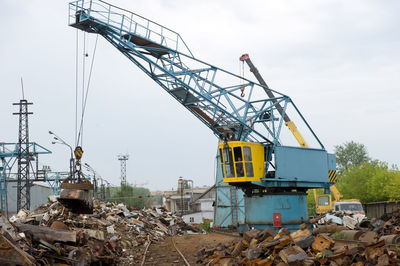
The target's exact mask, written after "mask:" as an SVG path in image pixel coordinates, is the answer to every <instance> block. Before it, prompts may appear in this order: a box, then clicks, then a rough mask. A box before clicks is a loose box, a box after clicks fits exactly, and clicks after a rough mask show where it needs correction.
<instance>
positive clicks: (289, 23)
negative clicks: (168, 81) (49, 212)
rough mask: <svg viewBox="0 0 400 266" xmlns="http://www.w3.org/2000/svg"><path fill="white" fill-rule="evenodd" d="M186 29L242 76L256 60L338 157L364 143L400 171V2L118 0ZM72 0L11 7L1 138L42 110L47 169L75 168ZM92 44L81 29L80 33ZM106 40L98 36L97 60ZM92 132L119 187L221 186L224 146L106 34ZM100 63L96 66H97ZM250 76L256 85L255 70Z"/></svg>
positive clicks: (95, 160) (89, 119) (38, 120)
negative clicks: (25, 105) (21, 108)
mask: <svg viewBox="0 0 400 266" xmlns="http://www.w3.org/2000/svg"><path fill="white" fill-rule="evenodd" d="M112 4H114V5H117V6H120V7H122V8H125V9H128V10H131V11H133V12H135V13H137V14H140V15H142V16H144V17H147V18H149V19H151V20H154V21H156V22H158V23H160V24H162V25H164V26H166V27H168V28H170V29H173V30H175V31H177V32H179V33H180V34H181V36H182V38H183V39H184V40H185V42H186V43H187V45H188V46H189V48H190V49H191V51H192V52H193V54H194V55H195V56H196V57H197V58H199V59H201V60H203V61H206V62H209V63H211V64H214V65H216V66H219V67H222V68H224V69H226V70H229V71H231V72H234V73H238V72H239V67H240V64H239V60H238V59H239V57H240V55H241V54H243V53H249V54H250V57H251V58H252V60H253V62H254V64H255V65H256V66H257V68H258V69H259V71H260V73H261V74H262V75H263V77H264V79H265V80H266V81H267V83H268V84H269V86H270V87H271V88H273V89H275V90H277V91H281V92H283V93H285V94H287V95H289V96H291V98H292V99H293V101H294V102H295V103H296V105H297V106H298V107H299V109H300V111H301V112H302V113H303V115H304V116H305V117H306V119H307V120H308V122H309V123H310V124H311V127H312V128H313V130H314V131H315V132H316V133H317V135H318V136H319V138H320V139H321V140H322V142H323V143H324V145H325V147H326V148H327V149H328V151H330V152H332V151H333V147H334V145H338V144H342V143H343V142H345V141H349V140H354V141H357V142H360V143H363V144H365V145H366V146H367V148H368V151H369V154H370V156H371V157H372V158H376V159H379V160H383V161H386V162H388V163H389V164H398V165H400V161H399V160H400V159H399V156H398V151H399V150H400V141H399V135H400V122H399V117H400V111H399V106H400V90H399V84H400V28H399V25H400V17H399V15H398V10H400V2H399V1H329V0H327V1H289V0H283V1H161V0H159V1H157V0H149V1H122V0H120V1H117V0H114V1H112ZM67 15H68V5H67V1H28V0H26V1H12V0H5V1H4V0H3V1H2V8H1V9H0V23H1V25H2V29H1V33H2V41H1V42H0V48H1V49H0V60H1V61H0V62H1V63H0V83H1V94H0V114H1V123H0V141H4V142H16V141H17V139H18V136H17V132H18V123H17V121H18V120H17V117H15V116H13V115H12V112H14V111H16V108H15V107H13V106H12V103H13V102H17V101H18V100H19V99H20V97H21V89H20V77H21V76H22V77H23V78H24V86H25V95H26V97H27V98H28V100H29V101H32V102H33V103H34V105H33V106H32V108H31V111H33V112H34V115H33V116H31V117H30V121H29V122H30V139H31V141H35V142H38V143H39V144H41V145H43V146H45V147H47V148H49V149H51V150H52V151H53V154H52V155H47V156H42V158H41V164H45V165H50V166H51V167H52V169H53V170H67V168H68V163H69V162H68V159H69V151H68V148H67V147H64V146H60V145H52V144H51V137H50V136H49V134H48V133H47V132H48V130H52V131H54V132H56V133H57V134H58V135H60V136H61V137H62V138H64V139H65V140H66V141H67V142H69V143H73V141H74V131H75V122H74V118H75V115H74V110H75V107H74V105H75V100H74V99H75V41H76V39H75V34H76V31H75V29H73V28H71V27H68V25H67ZM80 36H81V33H80ZM94 40H95V36H93V35H90V36H89V40H88V43H89V47H90V49H89V60H90V59H91V55H92V52H93V51H92V50H93V49H92V47H93V44H94ZM97 49H98V50H97V54H96V57H95V64H94V69H93V76H92V83H91V87H90V92H89V99H88V106H87V113H86V117H85V124H84V135H83V149H84V151H85V154H84V162H87V163H89V164H90V165H91V166H92V167H93V168H94V169H95V170H96V171H97V172H98V173H100V175H101V176H103V177H104V178H106V179H107V180H109V181H111V183H113V184H118V183H119V182H120V181H119V177H120V165H119V161H118V160H117V155H118V154H120V153H129V154H130V159H129V161H128V163H127V176H128V182H130V183H135V182H136V183H137V184H141V183H145V182H148V183H149V185H148V186H147V187H149V188H150V189H152V190H155V189H160V190H166V189H171V188H172V187H174V188H176V186H177V179H178V177H179V176H183V177H184V178H188V179H193V180H194V184H195V185H198V186H200V185H211V184H213V182H214V157H215V154H216V147H217V139H216V137H215V136H214V135H213V134H212V132H211V131H210V130H209V129H208V128H207V127H205V126H204V125H203V124H202V123H201V122H200V121H198V120H197V119H196V118H195V117H193V116H192V115H191V114H190V113H189V112H188V111H187V110H186V109H185V108H184V107H182V106H180V104H179V103H177V102H175V100H174V99H172V97H170V96H169V95H168V94H167V93H166V92H164V91H163V90H162V88H161V87H159V86H158V85H157V84H156V83H155V82H154V81H152V80H151V79H150V78H148V77H147V76H146V75H145V74H144V73H143V72H142V71H141V70H139V69H138V68H137V67H136V66H135V65H134V64H133V63H131V62H130V61H129V60H128V59H127V58H125V57H124V56H123V55H122V54H121V53H120V52H119V51H118V50H116V49H115V48H114V47H112V46H111V45H110V44H108V43H107V42H106V41H105V40H104V39H102V38H99V44H98V47H97ZM88 62H89V61H88ZM245 68H246V73H245V76H246V78H249V79H252V80H254V78H253V77H252V75H251V74H250V73H249V72H248V71H247V66H246V67H245Z"/></svg>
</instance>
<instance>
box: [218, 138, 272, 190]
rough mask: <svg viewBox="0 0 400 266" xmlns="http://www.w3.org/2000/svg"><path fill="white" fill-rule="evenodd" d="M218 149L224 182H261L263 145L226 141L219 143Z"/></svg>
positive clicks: (263, 166)
mask: <svg viewBox="0 0 400 266" xmlns="http://www.w3.org/2000/svg"><path fill="white" fill-rule="evenodd" d="M218 148H219V155H220V163H221V166H222V167H221V169H222V175H223V181H224V182H226V183H234V182H251V181H261V178H263V177H264V172H265V152H264V146H263V145H261V144H259V143H254V142H246V141H227V142H220V143H219V145H218Z"/></svg>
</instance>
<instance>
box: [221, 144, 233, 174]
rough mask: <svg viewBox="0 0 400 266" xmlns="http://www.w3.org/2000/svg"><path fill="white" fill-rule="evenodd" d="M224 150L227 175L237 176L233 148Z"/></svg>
mask: <svg viewBox="0 0 400 266" xmlns="http://www.w3.org/2000/svg"><path fill="white" fill-rule="evenodd" d="M223 151H224V163H225V171H226V177H235V171H234V168H233V157H232V149H231V148H224V150H223Z"/></svg>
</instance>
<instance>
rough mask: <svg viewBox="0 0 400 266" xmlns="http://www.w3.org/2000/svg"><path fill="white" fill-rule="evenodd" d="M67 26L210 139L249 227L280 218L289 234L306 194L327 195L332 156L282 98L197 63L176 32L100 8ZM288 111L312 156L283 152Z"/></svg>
mask: <svg viewBox="0 0 400 266" xmlns="http://www.w3.org/2000/svg"><path fill="white" fill-rule="evenodd" d="M69 25H70V26H72V27H74V28H77V29H80V30H83V31H85V32H88V33H95V34H99V35H101V36H102V37H104V38H105V39H106V40H107V41H108V42H109V43H111V44H112V45H113V46H114V47H115V48H117V49H118V50H119V51H120V52H121V53H122V54H123V55H125V56H126V57H127V58H128V59H129V60H130V61H131V62H133V63H134V64H135V65H136V66H138V67H139V69H140V70H142V71H143V72H145V73H146V74H147V75H148V76H149V77H150V78H151V79H153V80H154V81H155V82H156V83H157V84H158V85H159V86H161V87H162V88H163V89H164V90H165V91H166V92H167V93H168V94H170V95H171V96H172V97H173V98H175V99H176V100H177V101H178V102H179V103H180V104H182V105H183V106H184V107H185V108H186V109H187V110H188V111H190V112H191V113H192V114H193V115H194V116H195V117H197V118H198V119H199V120H200V121H202V122H203V123H204V124H205V125H206V126H207V127H209V128H210V129H211V130H212V131H213V133H214V134H215V135H216V136H217V137H218V138H219V140H220V143H219V145H218V147H219V157H220V165H221V172H222V173H221V175H222V177H223V182H225V183H229V184H230V185H234V186H236V187H239V188H241V189H243V190H244V191H245V193H246V197H245V204H244V205H245V217H246V218H245V219H246V221H245V222H246V223H247V224H248V225H251V226H254V227H260V228H265V227H266V226H270V225H271V226H272V220H273V219H274V216H273V213H280V214H281V215H282V216H281V217H282V225H285V224H286V225H287V227H293V228H296V226H297V225H296V223H298V224H300V223H302V222H303V221H304V220H306V219H307V218H308V217H307V200H306V193H305V192H306V191H307V189H310V188H324V189H327V190H329V185H330V184H329V182H328V169H334V161H335V158H334V155H332V154H328V153H327V151H326V150H325V148H324V146H323V144H322V143H321V141H320V140H319V139H318V137H317V136H316V134H315V133H314V132H313V130H312V129H311V127H310V126H309V125H308V123H307V122H306V120H305V119H304V117H303V116H302V115H301V113H300V112H299V110H298V109H297V107H296V106H295V105H294V103H293V101H292V100H291V99H290V97H288V96H287V95H284V94H282V93H279V92H277V91H274V90H272V89H269V88H268V92H271V93H273V97H267V98H264V97H260V95H262V93H261V92H262V91H263V90H265V89H266V86H265V85H263V84H261V85H260V84H258V83H255V82H252V81H250V80H247V79H244V78H243V77H240V76H238V75H235V74H233V73H231V72H229V71H226V70H224V69H222V68H219V67H216V66H214V65H211V64H209V63H207V62H204V61H202V60H199V59H197V58H196V57H195V56H194V55H193V54H192V52H191V51H190V50H189V48H188V47H187V45H186V43H185V42H184V41H183V39H182V38H181V36H180V35H179V34H178V33H177V32H175V31H173V30H170V29H168V28H166V27H164V26H162V25H160V24H158V23H156V22H154V21H151V20H149V19H146V18H144V17H142V16H140V15H138V14H135V13H133V12H130V11H127V10H125V9H121V8H118V7H116V6H113V5H111V4H108V3H106V2H103V1H100V0H97V1H95V0H93V1H84V0H78V1H73V2H71V3H70V4H69ZM244 91H246V95H244V94H243V92H244ZM268 92H267V93H268ZM289 106H291V107H293V108H294V110H296V112H297V113H298V114H299V115H298V117H300V119H302V120H303V122H304V124H305V125H306V126H307V128H308V129H309V131H310V132H311V135H312V136H314V138H315V140H316V142H317V143H318V144H319V146H320V147H319V148H314V149H310V148H301V149H299V148H297V147H290V146H284V145H283V143H282V142H281V140H280V136H281V130H282V129H283V124H284V123H286V125H288V127H289V128H291V130H292V131H297V129H295V127H293V126H294V123H292V122H291V120H290V119H289V118H288V116H287V115H286V110H287V108H288V107H289ZM281 117H283V118H284V119H281ZM298 135H299V136H300V134H298ZM300 137H301V136H300ZM303 142H304V140H303ZM304 145H306V144H305V142H304ZM217 193H218V192H217ZM253 193H257V197H253V196H252V195H253ZM288 206H290V207H288Z"/></svg>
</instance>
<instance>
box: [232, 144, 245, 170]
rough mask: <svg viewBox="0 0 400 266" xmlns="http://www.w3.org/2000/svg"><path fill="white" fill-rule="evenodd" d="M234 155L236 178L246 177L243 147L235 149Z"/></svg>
mask: <svg viewBox="0 0 400 266" xmlns="http://www.w3.org/2000/svg"><path fill="white" fill-rule="evenodd" d="M233 155H234V156H235V162H236V163H235V167H236V176H237V177H244V167H243V154H242V147H235V148H233Z"/></svg>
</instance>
